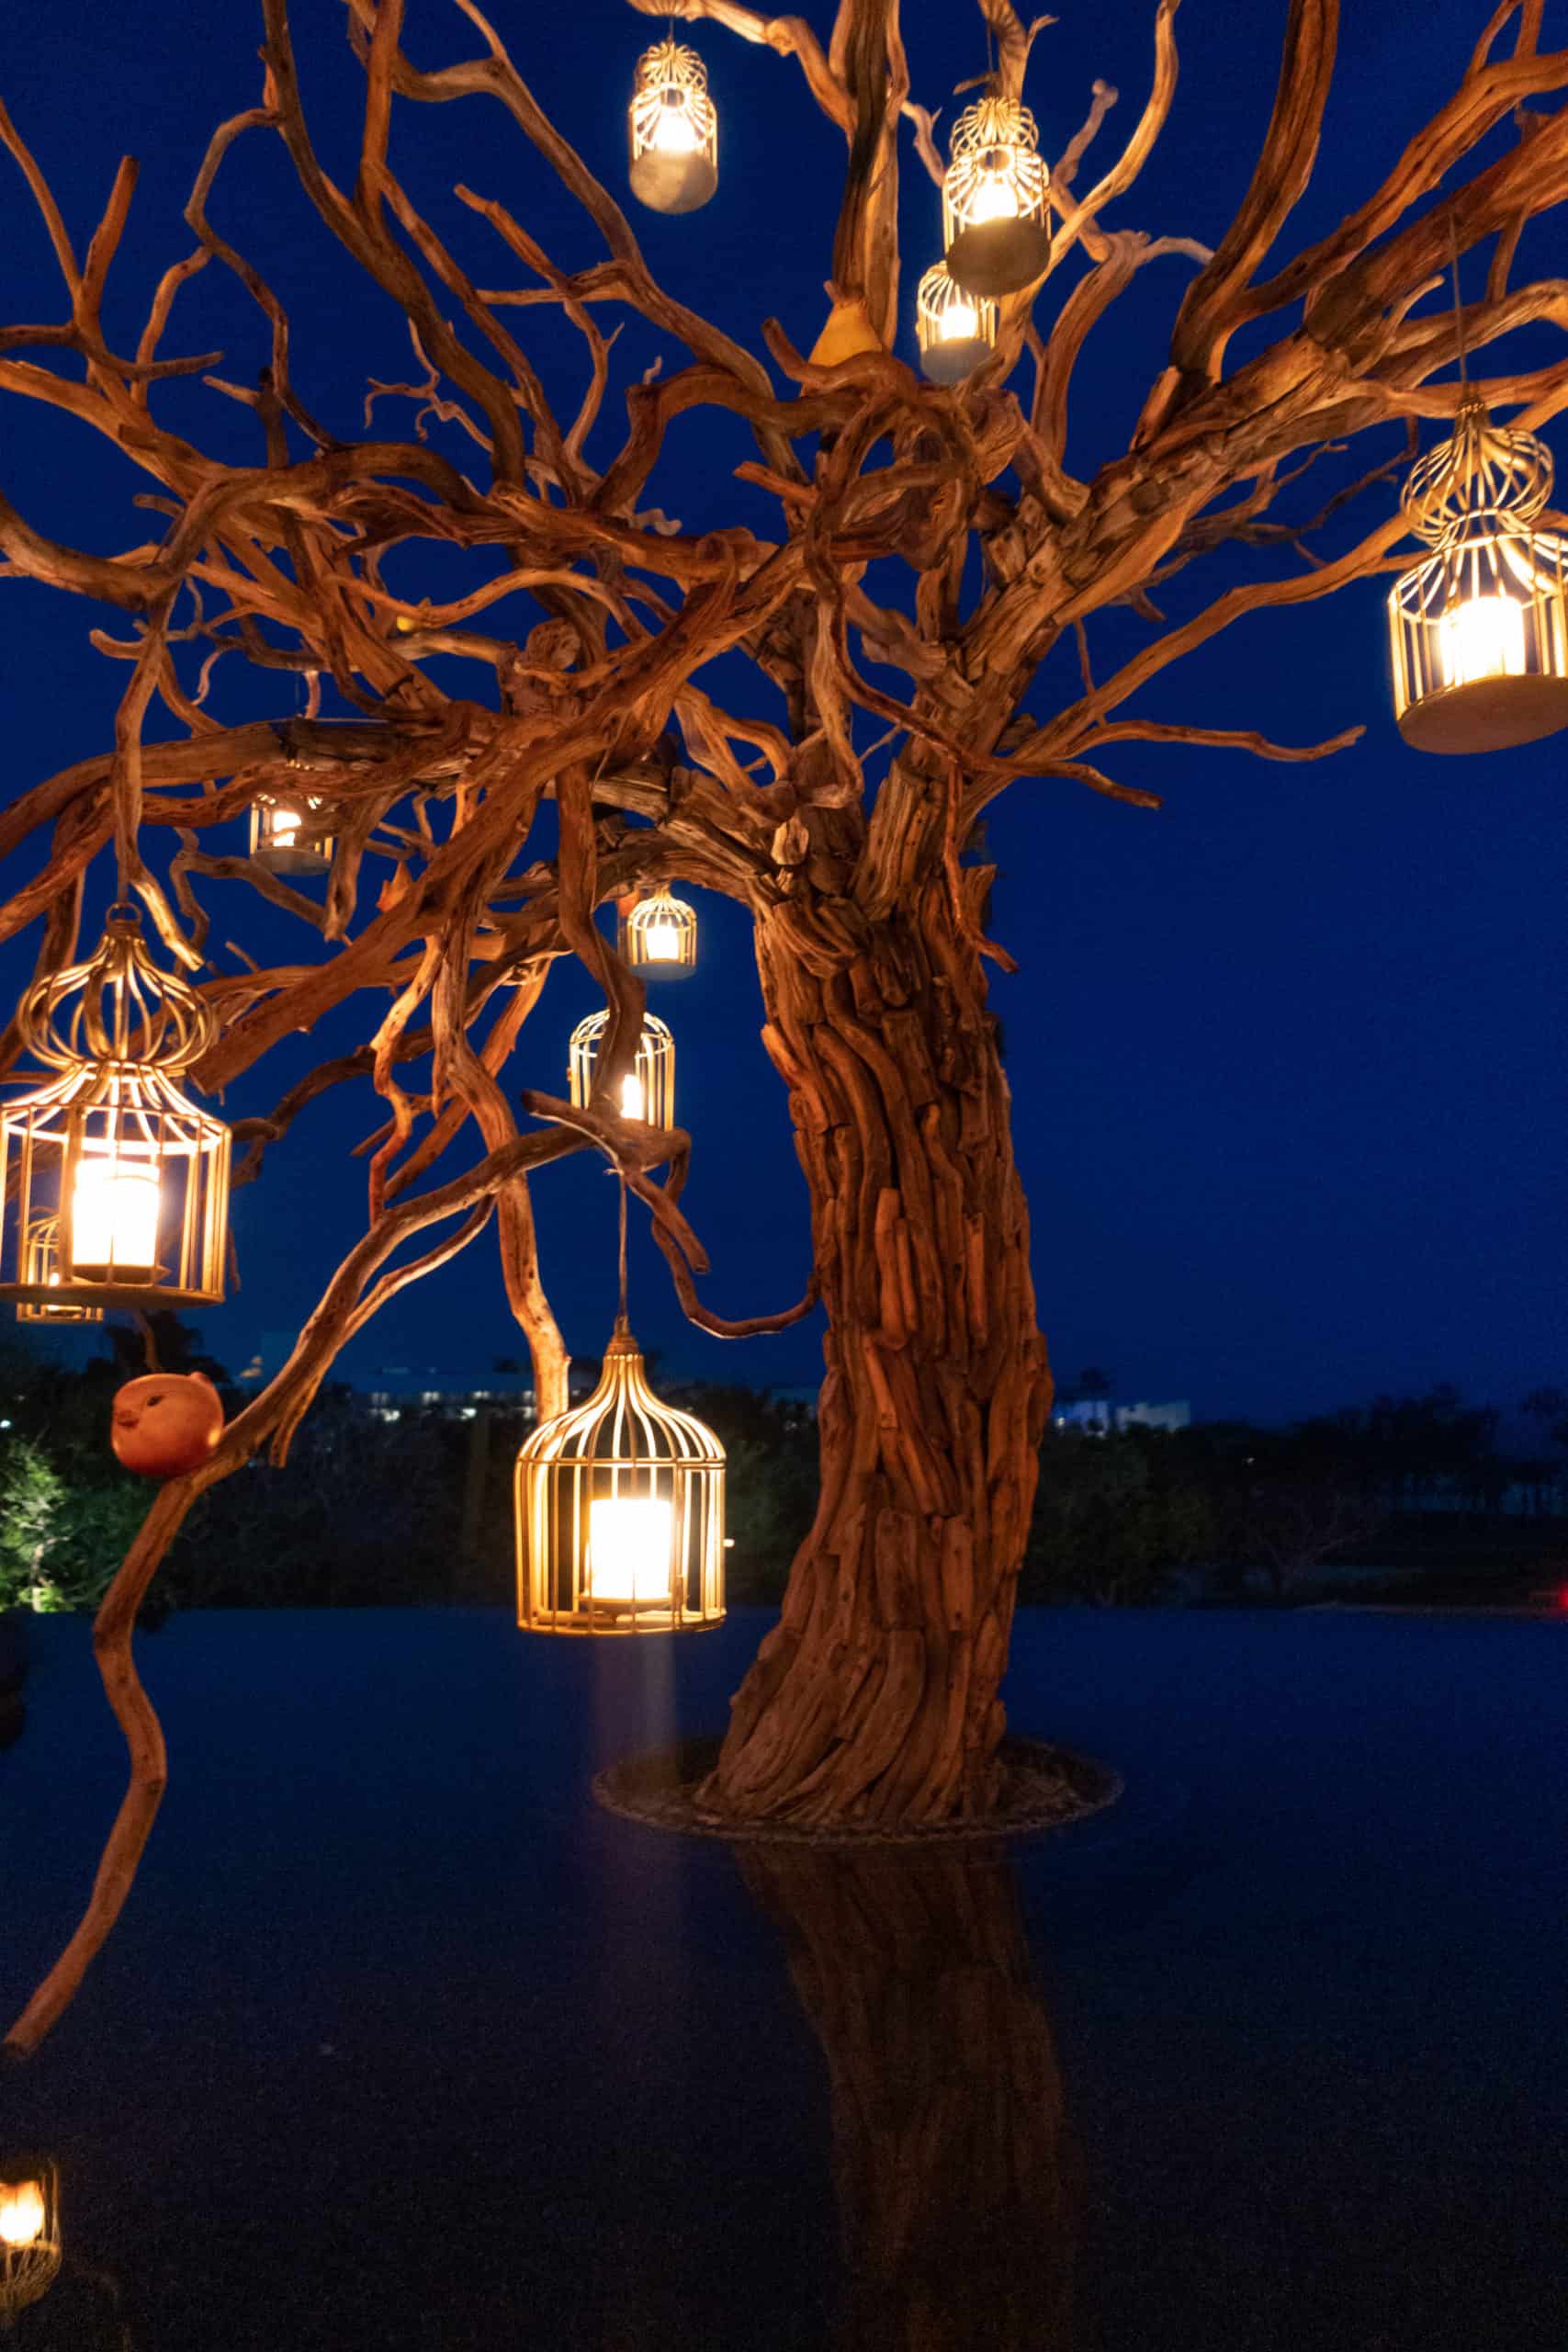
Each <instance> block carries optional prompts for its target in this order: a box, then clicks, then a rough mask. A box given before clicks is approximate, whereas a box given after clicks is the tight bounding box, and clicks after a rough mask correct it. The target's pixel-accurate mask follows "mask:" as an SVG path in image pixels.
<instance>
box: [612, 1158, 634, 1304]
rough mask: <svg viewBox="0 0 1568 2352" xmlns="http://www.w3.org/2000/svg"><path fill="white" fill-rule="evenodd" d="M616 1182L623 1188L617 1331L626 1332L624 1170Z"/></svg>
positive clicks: (619, 1170) (621, 1169)
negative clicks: (619, 1299) (619, 1297)
mask: <svg viewBox="0 0 1568 2352" xmlns="http://www.w3.org/2000/svg"><path fill="white" fill-rule="evenodd" d="M615 1181H616V1182H617V1183H618V1184H619V1185H620V1188H621V1305H620V1312H619V1314H618V1315H617V1317H616V1318H615V1329H617V1330H618V1331H625V1330H626V1329H629V1328H630V1327H629V1325H628V1323H627V1321H626V1170H625V1169H624V1168H617V1169H616V1170H615Z"/></svg>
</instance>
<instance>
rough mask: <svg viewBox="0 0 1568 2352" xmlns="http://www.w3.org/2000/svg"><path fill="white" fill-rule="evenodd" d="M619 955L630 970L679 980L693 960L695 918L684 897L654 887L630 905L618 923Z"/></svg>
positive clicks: (695, 929)
mask: <svg viewBox="0 0 1568 2352" xmlns="http://www.w3.org/2000/svg"><path fill="white" fill-rule="evenodd" d="M621 954H622V955H623V956H625V957H626V962H627V963H628V964H629V965H630V966H631V967H632V969H633V971H634V972H647V973H649V974H653V973H657V974H658V975H659V977H660V978H661V979H671V980H673V979H679V978H681V976H682V974H683V973H686V972H690V971H692V970H693V969H694V967H695V965H696V961H697V918H696V914H695V911H694V909H693V908H691V907H689V906H688V905H687V904H686V901H685V900H684V899H677V898H673V897H671V893H670V892H669V891H668V890H656V891H654V893H653V895H652V897H651V898H648V899H641V900H639V902H638V903H637V905H636V906H635V907H633V909H632V910H631V912H630V913H629V914H628V915H626V917H625V919H624V920H623V922H622V924H621Z"/></svg>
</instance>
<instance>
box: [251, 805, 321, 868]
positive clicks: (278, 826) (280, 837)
mask: <svg viewBox="0 0 1568 2352" xmlns="http://www.w3.org/2000/svg"><path fill="white" fill-rule="evenodd" d="M322 805H323V804H322V803H321V801H319V800H312V799H311V797H310V794H309V793H307V792H300V793H294V794H285V795H284V796H283V797H281V798H279V799H274V798H272V797H270V796H269V797H266V798H265V799H260V800H253V801H252V803H251V855H252V856H253V857H254V859H255V862H256V864H257V865H263V866H265V868H266V870H267V872H268V873H269V874H289V875H305V876H309V875H312V874H326V873H329V872H330V871H331V869H332V862H333V837H332V835H331V833H329V832H326V831H322V825H323V822H324V820H323V817H322V815H321V809H322Z"/></svg>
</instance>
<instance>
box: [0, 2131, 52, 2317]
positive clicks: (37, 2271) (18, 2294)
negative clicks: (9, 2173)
mask: <svg viewBox="0 0 1568 2352" xmlns="http://www.w3.org/2000/svg"><path fill="white" fill-rule="evenodd" d="M61 2251H62V2249H61V2243H60V2194H59V2186H58V2182H57V2180H56V2177H55V2171H54V2167H53V2165H41V2166H39V2167H36V2168H31V2169H29V2171H28V2173H27V2174H25V2175H24V2176H23V2177H20V2178H18V2179H16V2180H0V2328H4V2329H5V2330H6V2331H9V2328H10V2326H11V2323H12V2322H13V2321H14V2320H15V2318H16V2316H17V2312H20V2311H25V2310H26V2309H27V2307H28V2304H29V2303H36V2302H37V2301H38V2300H39V2296H40V2295H44V2294H47V2292H48V2291H49V2289H50V2288H51V2286H52V2285H53V2283H54V2279H55V2275H56V2273H57V2272H58V2271H59V2268H60V2259H61Z"/></svg>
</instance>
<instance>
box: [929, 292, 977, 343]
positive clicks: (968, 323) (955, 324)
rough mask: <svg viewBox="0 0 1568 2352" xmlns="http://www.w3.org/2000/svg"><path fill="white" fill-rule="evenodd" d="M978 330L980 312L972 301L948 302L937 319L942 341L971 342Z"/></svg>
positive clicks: (938, 332)
mask: <svg viewBox="0 0 1568 2352" xmlns="http://www.w3.org/2000/svg"><path fill="white" fill-rule="evenodd" d="M979 332H980V313H979V311H977V310H976V308H975V305H974V303H973V302H950V303H949V304H948V306H947V308H946V310H945V311H942V313H941V314H940V316H939V318H938V320H937V334H938V335H939V337H940V338H941V340H942V342H943V343H971V342H973V340H974V339H975V337H976V335H977V334H979Z"/></svg>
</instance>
